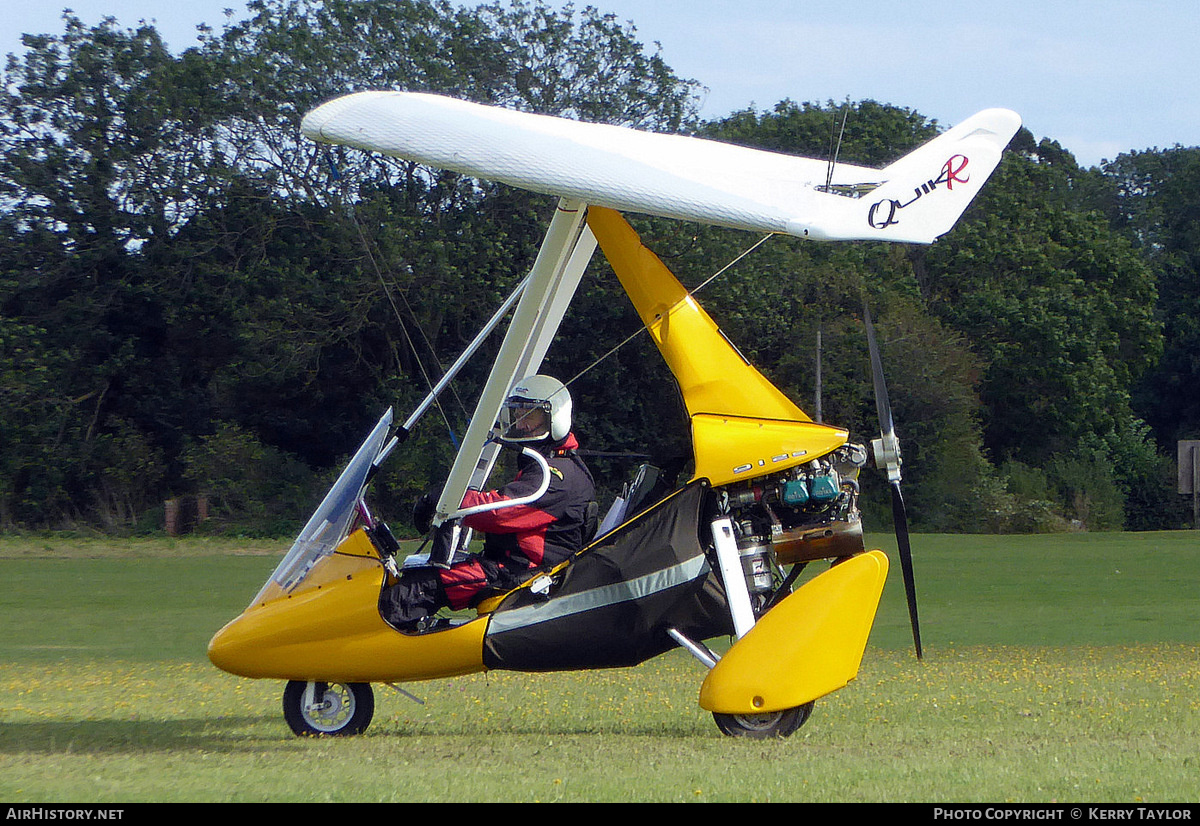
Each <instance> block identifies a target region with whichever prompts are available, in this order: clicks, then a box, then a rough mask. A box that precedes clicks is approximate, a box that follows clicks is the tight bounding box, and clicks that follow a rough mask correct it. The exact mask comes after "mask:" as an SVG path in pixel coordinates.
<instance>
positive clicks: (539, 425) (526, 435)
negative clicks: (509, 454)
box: [500, 398, 550, 442]
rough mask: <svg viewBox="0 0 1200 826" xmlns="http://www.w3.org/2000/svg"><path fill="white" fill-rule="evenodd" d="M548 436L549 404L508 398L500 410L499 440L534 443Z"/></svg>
mask: <svg viewBox="0 0 1200 826" xmlns="http://www.w3.org/2000/svg"><path fill="white" fill-rule="evenodd" d="M549 435H550V403H549V402H546V401H533V400H531V399H521V398H510V399H508V401H506V402H505V403H504V407H503V408H502V409H501V410H500V438H501V439H503V440H504V441H506V442H534V441H539V440H541V439H545V438H546V437H547V436H549Z"/></svg>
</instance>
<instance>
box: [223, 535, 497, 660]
mask: <svg viewBox="0 0 1200 826" xmlns="http://www.w3.org/2000/svg"><path fill="white" fill-rule="evenodd" d="M384 576H385V573H384V569H383V565H382V563H381V562H380V561H379V557H378V556H377V555H376V553H375V549H374V547H373V546H372V545H371V541H370V539H368V538H367V536H366V534H365V533H364V532H363V531H361V530H358V531H355V532H354V533H352V534H350V536H348V537H347V538H346V539H345V540H344V541H343V542H342V544H341V545H339V546H338V549H337V551H336V552H335V553H333V554H331V555H329V556H327V557H325V558H324V559H322V560H321V561H319V562H318V563H317V564H316V565H315V566H314V567H313V570H312V571H310V572H309V574H308V576H306V577H305V578H304V580H303V582H301V584H300V585H299V586H298V587H296V588H295V589H294V590H293V591H291V592H290V593H286V594H280V595H278V596H272V597H270V598H268V599H266V600H264V601H263V602H260V603H256V604H254V605H251V606H250V607H249V608H247V609H246V610H245V611H244V612H242V614H241V616H239V617H237V618H236V619H234V620H233V621H231V622H230V623H229V624H228V625H226V626H225V627H224V628H222V629H221V630H220V631H218V632H217V634H216V636H214V637H213V638H212V641H211V642H210V643H209V644H208V657H209V659H210V660H211V661H212V662H213V664H214V665H216V666H217V668H220V669H221V670H222V671H227V672H229V673H230V674H237V675H239V676H242V677H266V678H271V679H283V680H322V681H328V682H409V681H417V680H428V679H435V678H438V677H455V676H458V675H461V674H471V673H475V672H479V671H483V670H485V669H484V665H483V635H484V631H486V629H487V623H488V618H487V617H480V618H479V619H477V620H473V621H471V622H468V623H466V624H464V625H461V626H458V627H456V628H451V629H448V630H445V631H439V632H437V633H436V634H429V635H425V636H408V635H405V634H402V633H400V632H398V631H396V629H394V628H392V627H391V626H389V625H388V624H387V623H386V622H384V621H383V618H382V617H381V616H380V613H379V594H380V589H381V588H382V587H383V579H384Z"/></svg>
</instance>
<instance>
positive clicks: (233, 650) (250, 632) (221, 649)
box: [208, 614, 266, 677]
mask: <svg viewBox="0 0 1200 826" xmlns="http://www.w3.org/2000/svg"><path fill="white" fill-rule="evenodd" d="M254 626H255V623H253V622H252V621H248V618H247V616H246V615H245V614H242V615H241V616H240V617H238V618H237V619H235V620H233V621H232V622H230V623H229V624H228V625H226V626H225V627H224V628H222V629H221V630H220V631H218V632H217V633H216V634H215V635H214V636H213V638H212V639H211V640H209V643H208V659H209V661H211V662H212V664H213V665H215V666H216V667H217V668H219V669H221V670H222V671H226V672H228V673H230V674H236V675H238V676H239V677H260V676H265V675H263V674H259V673H256V672H255V667H254V665H255V662H256V661H257V660H258V659H259V658H260V657H261V655H262V653H263V650H264V647H265V645H266V640H265V639H264V638H263V635H262V634H261V633H256V632H255V630H254Z"/></svg>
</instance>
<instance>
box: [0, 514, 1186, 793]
mask: <svg viewBox="0 0 1200 826" xmlns="http://www.w3.org/2000/svg"><path fill="white" fill-rule="evenodd" d="M879 539H880V541H881V544H883V545H884V547H885V548H886V547H887V546H888V539H887V538H886V537H880V538H879ZM283 544H286V543H283ZM135 546H136V547H135ZM281 550H282V548H281V547H273V546H272V544H271V543H257V542H256V543H249V544H246V543H243V544H238V545H236V546H231V545H228V544H223V543H221V542H217V541H214V540H205V541H204V542H199V541H191V540H188V541H175V542H166V541H152V540H140V541H139V542H137V543H133V545H130V544H127V543H104V542H100V541H98V540H97V541H86V542H75V541H71V542H66V541H60V542H48V541H46V540H42V539H8V540H0V573H2V574H3V577H4V582H5V585H6V587H5V590H4V592H3V596H2V597H0V606H2V608H0V616H2V617H3V619H4V621H5V625H6V629H7V633H6V634H4V635H2V636H0V692H2V696H3V698H4V702H3V705H2V706H0V799H2V800H6V801H9V802H43V803H44V802H64V801H74V802H98V803H123V802H137V801H516V802H526V801H553V800H563V801H586V800H593V801H751V800H759V801H768V800H770V801H904V800H911V801H925V802H951V801H954V802H966V801H981V802H1003V801H1017V802H1038V801H1051V800H1057V801H1070V802H1127V803H1136V802H1140V801H1145V802H1179V801H1189V800H1195V799H1196V796H1197V791H1198V790H1200V781H1197V779H1196V778H1197V777H1200V771H1198V770H1200V765H1198V761H1200V758H1198V757H1197V755H1200V699H1198V698H1200V692H1198V691H1197V689H1198V688H1200V686H1198V685H1197V682H1200V622H1197V620H1198V619H1200V606H1198V605H1197V600H1196V592H1197V588H1196V583H1197V582H1200V534H1195V533H1192V532H1179V533H1169V534H1110V535H1102V534H1086V535H1070V536H1047V537H957V536H917V537H914V552H915V554H916V558H917V561H916V567H917V583H918V589H919V595H920V605H921V618H922V630H923V632H924V633H923V636H924V642H925V646H926V656H925V659H924V660H923V661H920V662H918V661H917V660H916V659H915V658H914V657H913V655H912V653H911V650H910V649H911V637H910V634H909V630H908V620H907V612H906V609H905V605H904V597H903V591H902V587H901V583H900V576H899V566H898V564H895V563H893V569H892V574H891V576H890V578H889V582H888V587H887V589H886V592H885V595H884V601H883V603H882V605H881V608H880V614H879V617H878V619H877V623H876V626H875V630H874V632H873V634H872V638H871V642H870V644H869V646H868V650H867V654H866V657H865V659H864V662H863V667H862V671H861V672H860V674H859V677H858V679H857V680H856V681H855V682H853V683H851V685H850V686H848V687H847V688H845V689H843V690H841V691H838V692H836V693H834V694H832V695H830V696H829V697H827V698H824V699H822V700H820V701H818V703H817V707H816V710H815V712H814V714H813V717H812V719H811V720H810V721H809V722H808V723H807V724H806V725H805V726H804V727H803V728H802V729H801V730H800V731H799V732H798V733H797V734H796V735H794V736H793V737H792V738H791V739H789V740H786V741H779V742H769V743H761V742H746V741H740V740H733V739H730V738H725V737H723V736H721V735H720V734H719V733H718V732H717V730H716V728H715V726H713V724H712V720H711V718H710V717H709V715H708V714H707V713H705V712H703V711H702V710H701V709H699V707H698V706H697V704H696V696H697V692H698V690H699V686H700V682H701V680H702V679H703V669H702V667H701V666H700V665H699V664H697V663H695V662H694V661H693V660H692V659H691V658H689V657H687V656H686V655H683V654H682V653H680V652H672V653H670V654H667V655H664V656H663V657H660V658H658V659H656V660H653V661H651V662H649V663H646V664H644V665H642V666H639V667H638V668H633V669H621V670H615V671H604V672H583V673H569V674H547V675H524V674H510V673H502V672H494V673H491V674H486V675H476V676H472V677H466V678H459V679H455V680H446V681H437V682H431V683H423V684H416V685H409V686H406V688H408V689H409V690H411V691H413V692H414V693H416V694H417V695H419V696H420V697H421V698H422V699H423V700H424V701H425V704H424V705H418V704H416V703H413V702H412V701H410V700H408V699H406V698H404V697H402V696H401V695H399V694H396V693H394V692H392V691H391V690H390V689H389V688H387V687H385V686H377V687H376V694H377V710H376V717H375V721H374V722H373V723H372V725H371V728H370V729H369V730H368V732H367V733H366V734H365V735H364V736H362V737H358V738H348V739H334V740H324V739H319V740H310V739H298V738H294V737H293V736H292V735H291V734H290V732H289V731H288V729H287V727H286V725H285V724H284V722H283V720H282V715H281V713H280V710H279V703H280V696H281V693H282V688H283V686H282V684H281V683H278V682H274V681H254V680H244V679H240V678H235V677H232V676H230V675H227V674H223V673H221V672H219V671H217V670H216V669H214V668H213V667H212V666H210V665H209V664H208V663H207V660H206V659H205V657H204V647H205V645H206V643H207V640H208V639H209V637H210V636H211V635H212V633H213V632H214V631H215V630H216V629H217V628H218V627H220V625H222V624H223V623H224V622H225V621H227V620H228V619H230V618H231V617H233V616H234V615H236V614H237V613H238V612H239V611H240V610H241V609H242V608H243V607H244V606H245V605H246V603H248V602H249V600H250V598H251V597H253V595H254V593H255V592H256V591H257V590H258V587H259V586H260V585H261V584H262V581H263V580H264V579H265V577H266V575H267V574H268V573H269V572H270V570H271V569H272V568H273V567H274V564H275V562H276V561H277V558H278V555H279V553H280V552H281ZM235 552H236V553H235ZM889 553H890V550H889ZM891 555H892V558H893V560H894V559H895V555H894V554H891ZM814 567H818V566H814Z"/></svg>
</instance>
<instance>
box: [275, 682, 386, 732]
mask: <svg viewBox="0 0 1200 826" xmlns="http://www.w3.org/2000/svg"><path fill="white" fill-rule="evenodd" d="M373 716H375V693H374V692H373V691H372V690H371V685H370V684H369V683H306V682H301V681H299V680H292V681H291V682H289V683H288V684H287V688H285V689H284V690H283V718H284V719H285V720H287V724H288V726H290V727H291V729H292V731H293V732H295V733H296V734H298V735H308V736H313V737H320V736H326V737H347V736H350V735H354V734H362V732H363V731H365V730H366V728H367V726H368V725H370V723H371V718H372V717H373Z"/></svg>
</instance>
